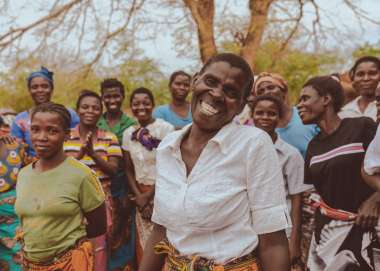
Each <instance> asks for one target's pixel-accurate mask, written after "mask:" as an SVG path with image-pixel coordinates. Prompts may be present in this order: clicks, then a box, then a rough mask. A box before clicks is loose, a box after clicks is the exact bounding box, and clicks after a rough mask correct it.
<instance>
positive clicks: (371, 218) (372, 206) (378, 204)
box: [355, 192, 380, 230]
mask: <svg viewBox="0 0 380 271" xmlns="http://www.w3.org/2000/svg"><path fill="white" fill-rule="evenodd" d="M379 215H380V194H379V193H378V192H377V193H374V194H373V195H372V196H370V197H369V198H368V199H367V200H366V201H364V202H363V203H362V205H361V206H360V208H359V213H358V216H357V218H356V221H355V224H356V225H359V226H361V227H362V228H363V229H366V230H370V229H371V228H373V227H375V226H376V225H377V223H378V219H379Z"/></svg>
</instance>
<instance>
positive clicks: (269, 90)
mask: <svg viewBox="0 0 380 271" xmlns="http://www.w3.org/2000/svg"><path fill="white" fill-rule="evenodd" d="M256 95H257V96H261V95H271V96H274V97H277V98H278V99H280V100H281V101H282V102H283V101H284V100H285V93H284V91H282V89H281V88H280V87H279V86H277V85H275V84H273V83H272V82H265V81H264V82H262V83H260V85H259V86H258V87H257V90H256Z"/></svg>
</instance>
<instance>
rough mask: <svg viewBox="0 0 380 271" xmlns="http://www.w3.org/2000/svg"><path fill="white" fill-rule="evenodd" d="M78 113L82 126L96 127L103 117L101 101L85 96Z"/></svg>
mask: <svg viewBox="0 0 380 271" xmlns="http://www.w3.org/2000/svg"><path fill="white" fill-rule="evenodd" d="M77 113H78V116H79V119H80V123H81V124H83V125H85V126H88V127H95V126H96V124H97V122H98V120H99V118H100V116H101V115H102V104H101V101H100V100H99V99H98V98H96V97H93V96H85V97H84V98H82V100H81V101H80V103H79V106H78V109H77Z"/></svg>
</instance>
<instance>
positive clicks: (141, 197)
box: [132, 193, 150, 211]
mask: <svg viewBox="0 0 380 271" xmlns="http://www.w3.org/2000/svg"><path fill="white" fill-rule="evenodd" d="M132 200H133V201H134V202H135V204H136V205H137V207H138V208H139V209H140V211H141V210H142V209H143V208H144V207H145V206H146V205H147V204H148V203H149V201H150V195H149V193H140V194H138V195H136V196H135V197H134V198H132Z"/></svg>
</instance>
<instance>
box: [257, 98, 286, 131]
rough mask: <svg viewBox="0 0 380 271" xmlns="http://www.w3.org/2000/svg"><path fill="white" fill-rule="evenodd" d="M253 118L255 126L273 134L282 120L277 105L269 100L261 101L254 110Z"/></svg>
mask: <svg viewBox="0 0 380 271" xmlns="http://www.w3.org/2000/svg"><path fill="white" fill-rule="evenodd" d="M252 118H253V122H254V124H255V126H256V127H257V128H260V129H262V130H264V131H265V132H267V133H268V134H270V135H271V134H272V133H273V132H274V130H275V129H276V127H277V124H278V122H279V120H280V114H279V110H278V107H277V105H276V104H275V103H274V102H272V101H269V100H264V101H259V102H258V103H257V104H256V106H255V108H254V109H253V112H252Z"/></svg>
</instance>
